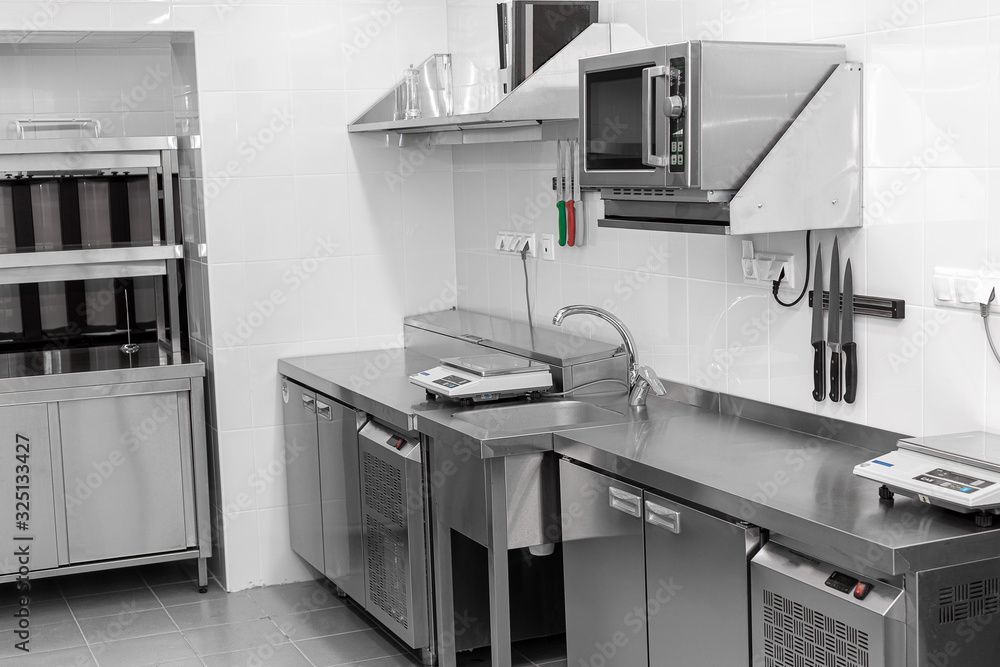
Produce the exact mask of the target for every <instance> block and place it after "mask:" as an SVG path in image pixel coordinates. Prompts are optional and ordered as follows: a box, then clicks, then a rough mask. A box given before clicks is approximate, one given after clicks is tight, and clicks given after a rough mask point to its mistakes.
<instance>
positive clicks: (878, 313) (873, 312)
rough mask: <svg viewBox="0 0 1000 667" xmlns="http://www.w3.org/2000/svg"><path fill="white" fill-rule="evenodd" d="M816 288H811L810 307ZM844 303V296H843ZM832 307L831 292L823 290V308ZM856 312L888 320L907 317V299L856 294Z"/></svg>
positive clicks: (856, 313)
mask: <svg viewBox="0 0 1000 667" xmlns="http://www.w3.org/2000/svg"><path fill="white" fill-rule="evenodd" d="M815 293H816V292H815V290H809V307H810V308H811V307H812V305H813V299H814V298H815V297H814V295H815ZM841 304H843V297H841ZM829 309H830V293H829V292H828V291H825V290H824V291H823V310H829ZM854 314H855V315H867V316H868V317H881V318H883V319H887V320H902V319H906V301H905V300H904V299H890V298H887V297H881V296H864V295H862V294H855V295H854Z"/></svg>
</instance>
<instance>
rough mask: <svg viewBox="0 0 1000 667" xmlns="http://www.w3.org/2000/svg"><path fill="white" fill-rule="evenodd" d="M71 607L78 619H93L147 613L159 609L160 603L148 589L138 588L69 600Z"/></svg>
mask: <svg viewBox="0 0 1000 667" xmlns="http://www.w3.org/2000/svg"><path fill="white" fill-rule="evenodd" d="M68 602H69V606H70V607H71V608H72V609H73V614H74V615H75V616H76V617H77V618H93V617H95V616H110V615H112V614H121V613H123V612H130V611H146V610H147V609H159V608H160V607H161V605H160V601H159V600H158V599H157V597H156V596H155V595H153V591H151V590H149V589H148V588H136V589H134V590H130V591H116V592H114V593H103V594H101V595H86V596H84V597H78V598H69V600H68Z"/></svg>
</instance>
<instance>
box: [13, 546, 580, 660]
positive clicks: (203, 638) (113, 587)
mask: <svg viewBox="0 0 1000 667" xmlns="http://www.w3.org/2000/svg"><path fill="white" fill-rule="evenodd" d="M13 600H14V590H13V588H12V587H11V586H9V585H4V586H0V667H14V666H15V665H16V666H17V667H97V666H99V667H140V666H143V665H165V666H168V667H262V666H267V667H272V666H273V667H298V666H302V667H310V666H312V667H327V666H332V665H343V666H350V667H414V666H417V665H419V664H420V663H419V661H417V660H416V659H415V658H414V657H413V656H412V655H410V654H409V652H407V650H406V649H405V648H404V647H403V646H402V645H401V644H398V643H397V642H396V641H395V639H394V638H392V637H391V636H390V635H389V634H388V633H385V632H383V631H381V630H378V629H376V628H375V627H374V626H373V623H372V622H371V621H370V620H369V619H368V618H367V617H366V615H365V614H364V613H363V612H361V611H359V610H357V609H356V608H355V607H354V606H353V605H352V604H350V603H348V602H346V601H345V600H342V599H340V598H338V597H337V596H336V595H335V594H334V593H333V591H332V590H331V589H330V588H328V587H327V586H325V585H323V584H321V583H319V582H306V583H300V584H287V585H285V586H271V587H267V588H257V589H253V590H249V591H243V592H239V593H226V592H225V591H224V590H222V588H221V587H220V586H219V585H218V583H216V582H215V581H213V582H212V584H211V586H210V587H209V591H208V593H206V594H204V595H202V594H199V593H198V591H197V587H196V586H195V583H194V581H193V579H192V573H191V572H190V571H189V570H187V569H185V568H182V567H181V566H179V565H163V566H155V567H147V568H137V569H131V570H117V571H112V572H104V573H96V574H89V575H78V576H73V577H63V578H59V579H40V580H37V581H36V582H34V587H33V591H32V603H31V607H30V609H31V641H30V646H31V653H30V654H25V653H23V652H20V651H17V650H16V649H15V648H14V644H15V642H16V641H18V640H17V638H16V637H15V636H14V627H15V624H16V620H15V619H14V617H13V616H12V614H13V611H14V609H15V608H14V607H13V606H9V605H10V604H11V603H12V602H13ZM515 654H516V655H515V661H514V665H515V667H531V666H533V665H545V667H564V666H565V665H566V661H565V659H563V657H562V656H563V655H564V649H563V643H562V642H561V641H560V640H559V639H556V640H555V641H548V640H541V641H529V642H523V643H520V644H518V645H516V646H515ZM459 664H461V665H469V666H470V667H471V666H473V665H476V666H479V665H489V653H488V651H487V652H484V651H477V652H473V653H466V654H463V655H462V656H461V660H460V663H459Z"/></svg>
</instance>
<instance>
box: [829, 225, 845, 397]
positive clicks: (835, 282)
mask: <svg viewBox="0 0 1000 667" xmlns="http://www.w3.org/2000/svg"><path fill="white" fill-rule="evenodd" d="M826 344H827V345H828V346H829V347H830V400H831V401H833V402H835V403H836V402H838V401H840V397H841V382H840V355H841V348H840V245H839V243H838V239H837V238H834V239H833V254H832V255H831V256H830V319H829V320H828V321H827V328H826Z"/></svg>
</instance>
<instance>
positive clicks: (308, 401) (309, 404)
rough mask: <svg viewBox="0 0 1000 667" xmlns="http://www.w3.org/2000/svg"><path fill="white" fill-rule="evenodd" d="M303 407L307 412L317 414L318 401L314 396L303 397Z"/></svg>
mask: <svg viewBox="0 0 1000 667" xmlns="http://www.w3.org/2000/svg"><path fill="white" fill-rule="evenodd" d="M302 407H303V408H304V409H305V411H306V412H316V399H315V398H313V397H312V396H306V395H305V394H303V395H302Z"/></svg>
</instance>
